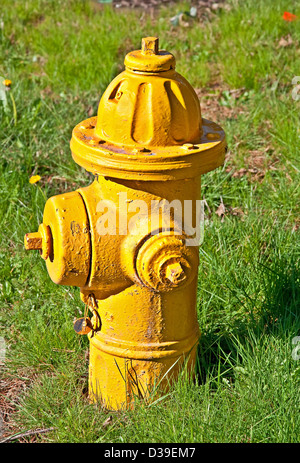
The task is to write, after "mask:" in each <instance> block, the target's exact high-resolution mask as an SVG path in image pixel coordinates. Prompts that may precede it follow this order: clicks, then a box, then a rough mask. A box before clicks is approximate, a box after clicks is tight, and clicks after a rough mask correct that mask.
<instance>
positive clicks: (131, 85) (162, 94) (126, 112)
mask: <svg viewBox="0 0 300 463" xmlns="http://www.w3.org/2000/svg"><path fill="white" fill-rule="evenodd" d="M95 134H96V135H97V136H98V137H100V138H102V139H104V140H106V141H108V142H109V143H112V144H114V145H122V146H128V147H132V146H136V145H140V146H143V147H146V148H151V147H156V146H162V147H166V146H174V145H182V144H184V143H197V142H199V140H200V138H201V134H202V121H201V109H200V103H199V99H198V97H197V95H196V93H195V91H194V89H193V88H192V86H191V85H190V84H189V83H188V81H187V80H186V79H185V78H184V77H183V76H181V75H180V74H178V73H177V72H175V58H174V56H173V55H172V54H171V53H168V52H166V51H164V50H158V39H156V38H155V37H148V38H145V39H143V41H142V49H141V50H137V51H133V52H131V53H128V54H127V55H126V57H125V71H124V72H122V73H121V74H119V75H118V76H117V77H116V78H115V79H114V80H113V81H112V82H111V83H110V85H109V86H108V87H107V89H106V91H105V92H104V94H103V95H102V98H101V100H100V103H99V107H98V116H97V125H96V128H95Z"/></svg>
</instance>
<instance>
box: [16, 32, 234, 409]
mask: <svg viewBox="0 0 300 463" xmlns="http://www.w3.org/2000/svg"><path fill="white" fill-rule="evenodd" d="M70 146H71V151H72V156H73V159H74V160H75V162H77V163H78V164H79V165H80V166H83V167H84V168H85V169H86V170H87V171H89V172H92V173H93V174H94V175H95V180H94V181H93V183H92V184H91V185H89V186H87V187H85V188H80V189H78V190H77V191H74V192H71V193H65V194H61V195H58V196H54V197H52V198H50V199H49V200H48V201H47V202H46V205H45V209H44V215H43V223H42V224H41V225H40V227H39V230H38V232H37V233H28V234H26V235H25V248H26V249H39V250H40V253H41V256H42V257H43V258H44V259H45V261H46V266H47V270H48V272H49V275H50V277H51V279H52V280H53V282H54V283H57V284H61V285H69V286H78V287H79V288H80V292H81V299H82V301H83V302H84V303H85V306H86V313H85V315H84V317H83V318H81V319H78V320H76V321H75V323H74V328H75V331H77V332H78V333H80V334H88V337H89V340H90V360H89V362H90V366H89V396H90V398H91V400H93V401H101V402H102V404H103V405H104V406H105V407H107V408H109V409H115V410H118V409H122V408H127V407H129V406H132V403H133V402H134V398H135V396H138V397H143V398H149V396H150V397H151V394H154V392H153V391H158V390H160V388H164V387H167V385H168V384H169V383H170V382H171V381H173V380H174V379H176V377H178V373H179V371H180V370H181V368H182V367H183V365H186V368H187V371H188V372H191V373H193V371H194V368H195V360H196V352H197V344H198V339H199V326H198V321H197V313H196V298H197V281H198V262H199V260H198V259H199V257H198V256H199V244H200V241H199V233H198V228H199V227H198V226H199V210H200V208H199V203H200V202H201V196H200V193H201V174H204V173H206V172H208V171H210V170H213V169H215V168H217V167H218V166H220V165H222V164H223V162H224V156H225V147H226V141H225V134H224V132H223V130H222V128H221V127H219V126H218V125H216V124H215V123H213V122H211V121H208V120H206V119H203V118H202V117H201V110H200V104H199V100H198V98H197V96H196V93H195V91H194V90H193V88H192V87H191V85H190V84H189V83H188V82H187V81H186V80H185V78H184V77H182V76H181V75H180V74H178V73H177V72H176V71H175V58H174V56H173V55H172V54H171V53H168V52H167V51H165V50H159V47H158V39H157V38H155V37H147V38H144V39H143V40H142V48H141V50H138V51H133V52H131V53H128V54H127V55H126V57H125V71H123V72H122V73H121V74H120V75H118V76H117V77H116V78H115V79H114V80H113V81H112V82H111V83H110V85H109V86H108V87H107V89H106V91H105V92H104V94H103V96H102V98H101V100H100V103H99V108H98V114H97V116H96V117H91V118H89V119H87V120H85V121H83V122H81V123H80V124H78V125H77V126H76V127H75V128H74V130H73V134H72V139H71V143H70ZM89 314H90V315H91V317H90V316H89Z"/></svg>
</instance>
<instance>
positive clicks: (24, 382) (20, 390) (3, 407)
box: [0, 368, 29, 442]
mask: <svg viewBox="0 0 300 463" xmlns="http://www.w3.org/2000/svg"><path fill="white" fill-rule="evenodd" d="M28 381H29V380H28V379H24V378H22V377H14V376H12V375H10V374H9V373H8V372H7V371H6V369H5V368H2V371H1V379H0V442H1V440H3V439H5V438H6V437H7V436H9V435H11V434H14V433H16V432H18V430H16V424H15V423H14V421H13V418H12V417H13V415H14V413H15V412H16V410H17V405H18V403H19V399H20V396H21V395H23V394H24V392H25V391H26V390H27V388H28Z"/></svg>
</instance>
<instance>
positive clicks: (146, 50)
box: [124, 37, 175, 72]
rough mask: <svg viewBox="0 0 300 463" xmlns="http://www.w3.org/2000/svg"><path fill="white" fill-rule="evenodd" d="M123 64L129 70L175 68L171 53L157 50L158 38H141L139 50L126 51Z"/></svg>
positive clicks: (141, 70) (167, 69) (154, 70)
mask: <svg viewBox="0 0 300 463" xmlns="http://www.w3.org/2000/svg"><path fill="white" fill-rule="evenodd" d="M124 64H125V66H126V68H127V69H130V70H131V71H137V72H162V71H169V70H171V69H175V57H174V56H173V55H172V53H169V52H167V51H165V50H159V40H158V38H156V37H146V38H143V39H142V48H141V50H135V51H132V52H130V53H128V54H127V55H126V57H125V60H124Z"/></svg>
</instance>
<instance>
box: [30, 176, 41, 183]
mask: <svg viewBox="0 0 300 463" xmlns="http://www.w3.org/2000/svg"><path fill="white" fill-rule="evenodd" d="M39 180H41V177H40V176H39V175H33V176H32V177H30V179H29V183H31V184H32V185H33V184H34V183H37V182H38V181H39Z"/></svg>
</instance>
